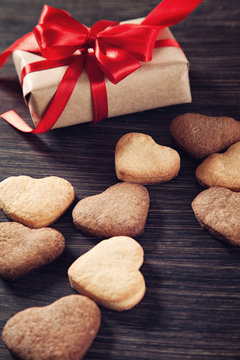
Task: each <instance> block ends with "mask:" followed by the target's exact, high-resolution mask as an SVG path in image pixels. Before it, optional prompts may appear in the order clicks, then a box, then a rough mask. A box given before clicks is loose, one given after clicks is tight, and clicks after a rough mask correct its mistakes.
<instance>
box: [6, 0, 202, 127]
mask: <svg viewBox="0 0 240 360" xmlns="http://www.w3.org/2000/svg"><path fill="white" fill-rule="evenodd" d="M200 2H201V1H199V0H193V1H192V2H191V5H190V4H189V1H187V0H183V1H182V2H181V5H179V4H178V5H177V3H178V2H177V1H176V0H164V1H163V2H162V3H160V5H158V6H157V7H156V8H155V9H154V10H153V11H152V12H151V13H150V14H149V15H148V16H147V17H146V18H144V19H137V20H131V21H126V22H123V23H120V24H118V23H116V22H111V21H104V20H102V21H99V22H98V23H96V24H95V25H93V27H92V28H91V29H89V28H87V27H85V26H84V25H82V24H81V23H78V22H77V21H76V20H75V19H73V18H72V17H71V16H70V15H69V14H68V13H66V12H65V11H62V10H58V9H54V8H51V7H49V6H47V5H45V6H44V9H43V12H42V15H41V17H40V20H39V23H38V25H37V26H36V27H35V28H34V30H33V32H32V33H29V34H27V35H26V36H25V37H23V38H22V39H19V40H18V42H16V43H15V44H13V45H12V46H11V47H10V48H9V49H7V50H6V51H5V58H4V59H3V60H2V62H4V61H5V60H6V58H7V57H8V56H9V54H10V53H12V55H13V60H14V64H15V67H16V70H17V74H18V77H19V79H20V81H21V83H22V89H23V96H24V99H25V102H26V104H27V105H28V107H29V110H30V114H31V117H32V120H33V122H34V125H35V126H36V129H35V130H33V131H32V129H29V127H28V126H27V125H26V124H25V125H26V126H25V125H22V124H20V123H21V120H20V119H19V118H18V117H17V115H16V114H14V113H13V112H12V111H11V112H10V113H5V114H2V115H1V116H2V117H3V118H4V119H5V120H7V121H9V122H10V123H11V124H12V125H14V126H15V127H18V128H19V129H20V130H22V131H28V132H30V131H32V132H39V133H41V132H45V131H47V130H49V129H50V128H58V127H64V126H70V125H75V124H79V123H84V122H91V121H94V122H97V121H99V120H101V119H103V118H105V117H114V116H119V115H123V114H128V113H134V112H140V111H144V110H148V109H153V108H159V107H163V106H169V105H174V104H181V103H188V102H191V92H190V85H189V73H188V68H189V64H188V60H187V58H186V56H185V55H184V52H183V51H182V49H181V48H180V46H179V45H178V43H177V42H176V40H175V38H174V36H173V34H172V32H171V31H170V29H169V27H168V26H166V25H172V24H175V23H177V22H179V21H181V20H182V19H183V18H184V17H186V16H187V15H188V14H189V13H190V12H191V11H192V10H193V9H194V8H195V7H196V6H197V5H198V4H199V3H200ZM173 5H174V6H173ZM172 7H173V8H172ZM171 9H172V10H171ZM59 24H60V25H59ZM57 27H58V28H57ZM56 28H57V30H56ZM66 34H67V35H66ZM69 34H70V35H69ZM59 39H60V40H59ZM2 56H3V57H4V53H3V54H2ZM0 60H1V59H0ZM0 65H1V64H0Z"/></svg>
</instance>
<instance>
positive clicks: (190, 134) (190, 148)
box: [170, 113, 240, 159]
mask: <svg viewBox="0 0 240 360" xmlns="http://www.w3.org/2000/svg"><path fill="white" fill-rule="evenodd" d="M170 131H171V134H172V136H173V138H174V139H175V141H176V142H177V143H178V145H179V146H180V147H181V148H183V149H184V150H185V151H187V152H188V153H189V154H190V155H191V156H193V157H194V158H196V159H202V158H203V157H205V156H208V155H210V154H213V153H215V152H218V151H221V150H224V149H226V148H227V147H228V146H230V145H232V144H234V143H235V142H237V141H239V140H240V123H239V122H238V121H237V120H235V119H233V118H230V117H226V116H216V117H214V116H206V115H202V114H194V113H187V114H182V115H180V116H178V117H176V118H175V119H173V120H172V122H171V125H170Z"/></svg>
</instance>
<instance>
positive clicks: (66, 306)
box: [2, 295, 101, 360]
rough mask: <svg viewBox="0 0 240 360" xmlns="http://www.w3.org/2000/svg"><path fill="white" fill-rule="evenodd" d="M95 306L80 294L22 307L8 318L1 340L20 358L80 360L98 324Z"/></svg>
mask: <svg viewBox="0 0 240 360" xmlns="http://www.w3.org/2000/svg"><path fill="white" fill-rule="evenodd" d="M100 321H101V314H100V310H99V308H98V306H97V305H96V304H95V303H94V302H93V301H92V300H90V299H88V298H87V297H85V296H80V295H69V296H65V297H62V298H61V299H59V300H57V301H55V302H54V303H52V304H50V305H47V306H44V307H32V308H28V309H26V310H23V311H21V312H19V313H17V314H16V315H14V316H13V317H12V318H11V319H9V320H8V321H7V323H6V324H5V326H4V329H3V332H2V339H3V341H4V343H5V344H6V346H7V347H8V349H9V350H10V351H11V352H12V353H13V354H14V355H15V356H18V358H20V359H23V360H52V359H58V360H66V359H71V360H80V359H82V358H83V356H84V354H85V353H86V352H87V350H88V348H89V347H90V345H91V343H92V342H93V340H94V338H95V336H96V334H97V331H98V329H99V326H100Z"/></svg>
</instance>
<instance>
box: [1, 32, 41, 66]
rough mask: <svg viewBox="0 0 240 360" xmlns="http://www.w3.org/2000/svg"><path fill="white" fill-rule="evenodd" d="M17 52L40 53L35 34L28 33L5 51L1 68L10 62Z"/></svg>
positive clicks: (2, 54)
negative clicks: (9, 59) (10, 57)
mask: <svg viewBox="0 0 240 360" xmlns="http://www.w3.org/2000/svg"><path fill="white" fill-rule="evenodd" d="M15 50H23V51H31V52H33V53H40V49H39V46H38V44H37V41H36V39H35V37H34V35H33V33H28V34H26V35H24V36H22V37H21V38H20V39H18V40H16V41H15V42H14V43H13V44H12V45H10V46H9V47H8V48H7V49H6V50H5V51H3V52H2V53H1V54H0V67H2V66H3V65H4V64H5V63H6V62H7V60H8V58H9V56H10V55H11V54H12V53H13V51H15Z"/></svg>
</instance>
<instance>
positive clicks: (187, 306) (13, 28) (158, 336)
mask: <svg viewBox="0 0 240 360" xmlns="http://www.w3.org/2000/svg"><path fill="white" fill-rule="evenodd" d="M43 4H44V2H43V1H41V0H32V1H30V0H12V1H9V0H1V3H0V10H1V11H0V50H1V51H3V50H4V49H5V48H6V47H7V46H9V45H10V44H11V43H12V42H13V41H15V40H16V39H17V38H18V37H19V36H21V35H24V34H25V33H27V32H29V31H31V30H32V28H33V27H34V26H35V24H36V23H37V21H38V18H39V15H40V12H41V9H42V6H43ZM48 4H49V5H52V6H55V7H58V8H64V9H65V10H67V11H68V12H70V13H71V14H72V15H73V16H74V17H75V18H77V19H78V20H79V21H82V22H84V23H85V24H87V25H91V24H92V23H94V22H95V21H97V20H99V19H102V18H105V19H112V20H125V19H131V18H137V17H143V16H145V15H146V14H147V13H148V12H149V11H150V10H152V9H153V7H154V6H156V5H157V4H158V1H157V0H134V1H133V0H132V1H130V0H122V1H121V2H119V1H117V0H102V1H97V0H91V1H89V0H79V1H75V0H69V1H63V0H59V1H52V0H49V1H48ZM239 19H240V3H239V1H236V0H221V1H219V0H206V1H205V2H203V3H202V4H201V5H200V6H199V8H197V9H196V10H195V11H194V13H192V14H191V15H190V16H189V17H188V18H187V19H186V20H185V21H184V22H183V23H181V24H179V25H176V26H175V27H174V29H173V31H174V34H175V36H176V38H177V39H178V41H179V42H180V44H181V45H182V47H183V49H184V51H185V53H186V55H187V57H188V59H189V60H190V64H191V66H190V79H191V87H192V96H193V102H192V103H191V104H186V105H177V106H171V107H167V108H159V109H155V110H152V111H146V112H142V113H137V114H131V115H126V116H120V117H118V118H113V119H108V120H104V121H102V122H101V123H99V124H98V125H96V126H90V125H88V124H84V125H77V126H74V127H69V128H64V129H58V130H54V131H50V132H48V133H46V134H43V135H39V136H36V135H31V134H26V135H24V134H22V133H20V132H18V131H16V130H14V129H13V128H12V127H10V126H9V125H8V124H6V123H5V122H4V121H2V120H0V180H1V181H2V180H4V179H5V178H7V177H9V176H17V175H21V174H24V175H29V176H32V177H35V178H41V177H45V176H49V175H56V176H60V177H63V178H66V179H67V180H69V181H70V182H71V183H72V184H73V186H74V187H75V190H76V196H77V199H81V198H83V197H86V196H90V195H93V194H96V193H99V192H101V191H103V190H105V189H106V188H107V187H108V186H110V185H112V184H114V183H116V182H117V179H116V177H115V172H114V147H115V144H116V142H117V140H118V139H119V138H120V137H121V136H122V135H123V134H125V133H127V132H132V131H137V132H143V133H146V134H149V135H151V136H153V138H154V139H155V141H156V142H158V143H159V144H162V145H167V146H172V147H174V148H176V145H175V143H174V141H173V140H172V138H171V136H170V132H169V124H170V122H171V120H172V119H173V118H174V117H175V116H177V115H180V114H182V113H185V112H199V113H204V114H207V115H227V116H232V117H234V118H236V119H239V115H240V105H239V104H240V46H239V45H240V44H239V40H240V21H239ZM0 105H1V106H0V111H1V112H4V111H7V110H9V109H12V108H13V109H16V110H17V111H18V113H19V114H20V115H22V116H25V117H27V119H28V120H29V122H30V116H29V115H28V113H27V111H26V108H25V106H24V103H23V100H22V95H21V89H20V86H19V83H18V79H17V76H16V73H15V70H14V68H13V65H12V63H11V61H10V62H9V63H8V64H7V65H6V66H5V68H4V69H3V70H1V74H0ZM26 114H27V115H26ZM180 155H181V161H182V165H181V171H180V173H179V176H178V177H177V178H175V179H174V180H172V181H170V182H167V183H164V184H158V185H154V186H148V190H149V193H150V197H151V206H150V211H149V216H148V220H147V224H146V228H145V232H144V234H143V235H142V236H141V237H139V239H138V240H139V242H140V244H141V245H142V246H143V248H144V251H145V262H144V265H143V266H142V273H143V274H144V277H145V279H146V285H147V293H146V296H145V297H144V299H143V300H142V302H141V303H140V304H139V305H137V306H136V307H135V308H134V309H132V310H130V311H126V312H123V313H117V312H114V311H110V310H107V309H104V308H101V311H102V324H101V328H100V331H99V333H98V336H97V338H96V339H95V341H94V343H93V345H92V346H91V348H90V349H89V351H88V353H87V355H86V357H85V358H86V359H95V360H96V359H104V360H107V359H114V360H125V359H126V360H127V359H128V360H130V359H136V360H140V359H144V360H150V359H163V360H187V359H189V360H223V359H225V360H237V359H240V321H239V318H240V251H239V249H238V248H234V247H232V246H228V245H225V244H223V243H220V242H219V241H217V240H216V239H215V238H213V237H212V236H211V235H209V234H208V233H207V232H206V231H203V230H202V229H201V227H200V226H199V224H198V223H197V221H196V219H195V217H194V214H193V212H192V210H191V202H192V200H193V199H194V197H195V196H196V195H197V194H198V193H199V192H200V191H201V190H202V188H201V187H200V185H198V184H197V182H196V180H195V178H194V171H195V168H196V166H197V162H196V161H194V160H192V159H191V158H190V157H188V156H187V155H186V154H184V153H183V152H181V151H180ZM71 210H72V207H71V208H70V209H69V211H67V213H65V214H64V215H63V216H62V218H60V219H59V220H58V221H57V222H56V223H55V224H54V225H53V227H54V228H56V229H58V230H59V231H61V232H62V233H63V234H64V236H65V238H66V242H67V247H66V250H65V252H64V254H63V255H62V257H61V258H59V259H58V260H57V261H56V262H54V263H52V264H50V265H47V266H45V267H44V268H41V269H39V270H37V271H34V272H32V273H31V274H29V275H27V276H25V277H23V278H21V279H19V280H18V281H15V282H7V281H3V280H0V326H1V330H2V328H3V326H4V324H5V322H6V321H7V319H9V317H11V316H12V315H13V314H15V313H16V312H18V311H20V310H22V309H25V308H27V307H31V306H44V305H47V304H49V303H51V302H53V301H54V300H56V299H58V298H60V297H62V296H64V295H69V294H72V293H74V291H73V290H72V289H71V288H70V286H69V282H68V278H67V269H68V267H69V266H70V264H71V263H72V262H73V261H74V260H75V259H76V258H77V257H78V256H80V255H81V254H82V253H84V252H86V251H87V250H88V249H90V248H91V247H92V246H93V245H95V244H96V242H97V240H96V239H95V238H90V237H87V236H84V235H82V234H81V233H80V232H78V231H77V230H76V229H75V228H74V226H73V223H72V218H71ZM0 220H1V221H6V218H5V216H4V215H3V214H0ZM0 359H4V360H7V359H12V357H11V355H10V354H9V352H8V350H7V349H6V348H5V346H4V344H3V343H2V342H1V343H0Z"/></svg>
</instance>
